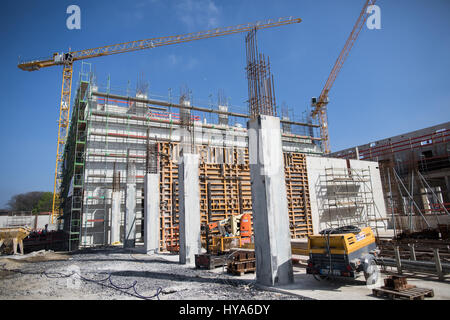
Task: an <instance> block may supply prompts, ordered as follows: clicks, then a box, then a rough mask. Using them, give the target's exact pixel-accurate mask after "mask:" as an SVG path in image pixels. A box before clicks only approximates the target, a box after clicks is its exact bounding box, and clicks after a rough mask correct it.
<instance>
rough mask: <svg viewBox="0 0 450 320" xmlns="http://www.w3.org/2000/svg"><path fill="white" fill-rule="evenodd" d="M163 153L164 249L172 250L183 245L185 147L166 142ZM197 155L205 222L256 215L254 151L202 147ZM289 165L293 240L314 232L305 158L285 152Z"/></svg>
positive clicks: (285, 159) (289, 194)
mask: <svg viewBox="0 0 450 320" xmlns="http://www.w3.org/2000/svg"><path fill="white" fill-rule="evenodd" d="M160 150H161V153H162V156H161V166H160V184H161V185H160V186H161V189H160V191H161V192H160V200H161V201H160V203H161V210H160V212H161V237H160V239H161V242H160V249H161V250H167V249H168V248H174V247H176V246H177V245H178V211H179V207H178V152H179V147H178V144H176V143H165V142H164V143H160ZM196 151H197V152H198V154H199V155H200V164H199V178H200V179H199V181H200V215H201V218H200V221H201V223H202V224H204V223H209V222H213V221H219V220H222V219H225V218H227V217H229V216H231V215H238V214H242V213H250V214H251V213H252V194H251V184H250V167H249V163H248V159H249V157H248V149H247V148H226V147H224V148H218V147H208V146H197V150H196ZM284 165H285V176H286V191H287V198H288V211H289V220H290V230H291V237H292V238H303V237H306V236H307V235H308V234H312V232H313V229H312V218H311V206H310V200H309V189H308V177H307V172H306V160H305V155H303V154H300V153H285V154H284ZM208 187H209V188H210V190H209V192H208ZM208 194H209V201H208ZM208 203H209V210H210V211H211V212H210V217H208Z"/></svg>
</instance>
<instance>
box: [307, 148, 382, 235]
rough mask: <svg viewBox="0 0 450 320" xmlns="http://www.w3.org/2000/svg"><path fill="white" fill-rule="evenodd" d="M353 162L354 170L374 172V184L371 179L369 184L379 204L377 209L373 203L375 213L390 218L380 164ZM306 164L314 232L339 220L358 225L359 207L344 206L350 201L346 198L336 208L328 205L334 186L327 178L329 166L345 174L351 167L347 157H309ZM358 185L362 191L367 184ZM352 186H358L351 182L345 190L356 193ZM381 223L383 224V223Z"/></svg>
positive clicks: (351, 162) (380, 216) (376, 204)
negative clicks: (387, 214) (385, 200)
mask: <svg viewBox="0 0 450 320" xmlns="http://www.w3.org/2000/svg"><path fill="white" fill-rule="evenodd" d="M349 164H350V167H351V168H352V169H369V171H368V172H370V177H371V179H370V180H371V187H370V182H367V183H366V186H365V187H366V188H370V189H371V190H372V194H373V198H372V199H373V203H374V204H375V208H374V206H373V205H372V208H373V209H372V212H374V213H375V214H376V218H386V206H385V202H384V197H383V190H382V186H381V179H380V171H379V168H378V163H377V162H372V161H360V160H349ZM306 166H307V172H308V184H309V190H310V200H311V211H312V220H313V229H314V233H318V232H319V231H321V230H323V229H325V228H328V227H330V226H331V225H333V224H334V225H335V224H337V223H338V222H339V220H340V221H344V223H343V224H344V225H345V224H356V223H355V221H356V220H357V217H356V215H358V214H360V210H359V209H354V208H353V206H351V205H342V203H347V202H345V201H342V202H341V204H340V205H338V206H336V207H334V206H328V204H329V203H330V202H329V199H331V198H330V196H329V195H330V194H333V192H334V191H333V187H334V186H333V184H332V183H331V182H328V185H327V182H326V179H327V177H326V176H325V173H326V168H333V169H335V172H339V173H343V172H344V170H345V169H346V168H347V161H346V160H345V159H336V158H325V157H314V156H307V157H306ZM329 170H330V169H329ZM358 184H359V188H360V190H362V188H363V187H364V186H362V183H358ZM350 188H355V185H351V184H349V185H348V189H345V188H344V189H343V190H344V192H343V193H345V192H353V191H354V190H350ZM356 188H358V187H356ZM374 209H375V210H374ZM366 210H367V209H366ZM352 215H353V216H352ZM330 216H331V217H330ZM337 217H339V218H337ZM378 224H379V226H382V223H381V222H379V223H378ZM341 225H342V223H341ZM385 225H386V226H387V221H385Z"/></svg>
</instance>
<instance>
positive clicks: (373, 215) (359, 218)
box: [321, 167, 386, 230]
mask: <svg viewBox="0 0 450 320" xmlns="http://www.w3.org/2000/svg"><path fill="white" fill-rule="evenodd" d="M323 177H324V182H325V189H326V191H325V201H324V206H323V214H322V217H321V221H322V222H326V225H327V227H328V228H334V227H342V226H348V225H354V226H359V227H365V226H370V227H372V228H373V229H375V230H378V229H381V228H382V229H386V224H385V221H384V219H383V218H382V217H381V215H380V213H379V211H378V208H377V206H376V204H375V200H374V196H373V186H372V180H371V172H370V167H369V168H367V169H355V168H348V167H347V168H334V167H329V168H325V174H324V176H323Z"/></svg>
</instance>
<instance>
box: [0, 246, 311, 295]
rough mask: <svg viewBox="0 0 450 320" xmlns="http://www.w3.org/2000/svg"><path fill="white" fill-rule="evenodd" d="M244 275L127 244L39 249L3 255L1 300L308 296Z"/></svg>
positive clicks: (0, 263)
mask: <svg viewBox="0 0 450 320" xmlns="http://www.w3.org/2000/svg"><path fill="white" fill-rule="evenodd" d="M8 270H14V271H8ZM78 275H81V277H82V279H80V278H79V277H78ZM242 278H245V276H244V277H236V276H232V275H229V274H227V273H226V271H224V270H223V268H218V269H215V270H211V271H209V270H197V269H195V268H192V267H189V266H185V265H180V264H179V263H178V256H177V255H170V254H159V255H150V256H149V255H145V254H140V253H138V252H136V250H134V251H130V250H125V249H122V248H102V249H89V250H83V251H79V252H76V253H73V254H68V253H54V252H51V251H50V252H49V251H39V252H33V253H30V254H28V255H24V256H2V257H0V299H1V300H5V299H75V300H91V299H95V300H116V299H120V300H123V299H142V298H143V297H147V298H151V299H153V300H154V299H158V298H159V299H160V300H185V299H191V300H230V299H233V300H292V299H295V300H298V299H303V298H302V297H299V296H293V295H288V294H282V293H277V292H272V291H266V290H261V289H259V288H257V287H256V286H255V285H254V280H253V279H248V277H247V279H242ZM252 278H254V277H252ZM119 288H122V289H119Z"/></svg>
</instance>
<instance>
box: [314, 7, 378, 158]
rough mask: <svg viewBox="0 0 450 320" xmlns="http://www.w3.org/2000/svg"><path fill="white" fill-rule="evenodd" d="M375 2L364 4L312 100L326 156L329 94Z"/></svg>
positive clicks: (328, 149) (328, 145) (328, 150)
mask: <svg viewBox="0 0 450 320" xmlns="http://www.w3.org/2000/svg"><path fill="white" fill-rule="evenodd" d="M375 2H376V0H366V2H365V3H364V6H363V8H362V10H361V13H360V14H359V17H358V20H357V21H356V23H355V25H354V27H353V29H352V32H351V33H350V36H349V37H348V39H347V41H346V42H345V45H344V48H343V49H342V51H341V53H340V54H339V56H338V58H337V60H336V62H335V63H334V66H333V69H331V73H330V75H329V76H328V79H327V81H326V83H325V86H324V87H323V89H322V92H321V93H320V96H319V98H317V99H316V98H313V99H312V103H311V104H312V107H313V110H312V112H311V116H312V117H317V116H318V117H319V125H320V136H321V139H322V149H323V152H324V153H325V154H328V153H330V151H331V150H330V142H329V136H328V117H327V105H328V93H329V92H330V89H331V87H332V86H333V84H334V81H335V80H336V77H337V76H338V74H339V72H340V71H341V69H342V66H343V64H344V62H345V60H346V59H347V57H348V54H349V53H350V50H351V49H352V47H353V45H354V44H355V42H356V39H358V35H359V33H360V32H361V29H362V27H363V26H364V24H365V23H366V20H367V17H368V16H369V13H368V12H367V8H368V7H369V6H370V5H374V4H375Z"/></svg>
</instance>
